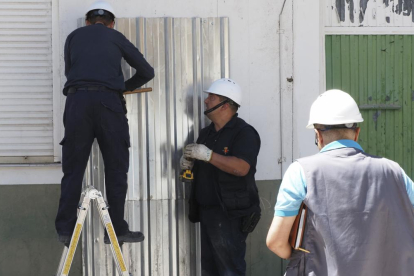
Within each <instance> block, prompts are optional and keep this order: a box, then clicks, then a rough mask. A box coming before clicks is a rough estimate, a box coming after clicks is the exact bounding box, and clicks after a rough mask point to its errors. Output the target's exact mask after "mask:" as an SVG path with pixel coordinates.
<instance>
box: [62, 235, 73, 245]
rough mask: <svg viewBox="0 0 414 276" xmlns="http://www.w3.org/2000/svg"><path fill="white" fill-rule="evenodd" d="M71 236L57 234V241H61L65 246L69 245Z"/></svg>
mask: <svg viewBox="0 0 414 276" xmlns="http://www.w3.org/2000/svg"><path fill="white" fill-rule="evenodd" d="M71 238H72V236H66V235H59V241H60V242H61V243H63V244H64V245H65V246H66V247H69V245H70V239H71Z"/></svg>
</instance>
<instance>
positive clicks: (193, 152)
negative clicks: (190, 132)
mask: <svg viewBox="0 0 414 276" xmlns="http://www.w3.org/2000/svg"><path fill="white" fill-rule="evenodd" d="M212 155H213V151H212V150H211V149H209V148H208V147H206V146H205V145H202V144H195V143H194V144H189V145H187V146H186V147H185V149H184V157H186V158H193V159H198V160H202V161H205V162H210V160H211V156H212Z"/></svg>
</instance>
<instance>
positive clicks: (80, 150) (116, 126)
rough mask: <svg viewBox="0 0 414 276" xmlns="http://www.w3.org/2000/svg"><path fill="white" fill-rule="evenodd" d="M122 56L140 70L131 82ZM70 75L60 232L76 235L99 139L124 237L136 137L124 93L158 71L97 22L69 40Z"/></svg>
mask: <svg viewBox="0 0 414 276" xmlns="http://www.w3.org/2000/svg"><path fill="white" fill-rule="evenodd" d="M122 58H124V59H125V60H126V61H127V62H128V64H129V65H131V66H132V67H133V68H135V69H136V74H135V75H134V76H133V77H132V78H131V79H129V80H127V81H126V82H124V78H123V74H122V70H121V59H122ZM65 75H66V77H67V82H66V84H65V88H64V90H63V93H64V94H65V95H67V99H66V105H65V112H64V116H63V124H64V126H65V136H64V138H63V140H62V142H61V145H62V169H63V173H64V176H63V178H62V183H61V197H60V202H59V210H58V214H57V217H56V230H57V232H58V234H59V235H63V236H68V235H71V234H72V231H73V229H74V226H75V224H76V219H77V206H78V203H79V200H80V195H81V189H82V179H83V176H84V173H85V168H86V165H87V162H88V157H89V154H90V151H91V147H92V143H93V141H94V139H95V138H96V139H97V141H98V143H99V148H100V150H101V152H102V157H103V159H104V166H105V186H106V194H107V199H108V204H109V206H110V207H111V208H110V209H109V213H110V216H111V219H112V222H113V225H114V228H115V232H116V233H117V235H118V236H119V235H123V234H125V233H126V232H127V231H128V224H127V222H126V221H125V220H124V205H125V197H126V192H127V172H128V168H129V149H128V148H129V146H130V139H129V128H128V122H127V118H126V116H125V113H124V111H123V106H122V102H121V98H120V94H119V93H122V91H124V90H133V89H135V88H137V87H140V86H142V85H143V84H145V83H147V82H148V81H150V80H151V79H152V78H153V77H154V69H153V68H152V67H151V66H150V65H149V64H148V62H147V61H146V60H145V59H144V57H143V56H142V54H141V53H140V52H139V51H138V49H137V48H135V47H134V45H133V44H132V43H131V42H129V41H128V39H126V37H125V36H124V35H122V34H121V33H120V32H118V31H116V30H113V29H110V28H108V27H106V26H104V25H102V24H95V25H90V26H86V27H82V28H79V29H77V30H75V31H74V32H72V33H71V34H70V35H69V36H68V38H67V39H66V44H65Z"/></svg>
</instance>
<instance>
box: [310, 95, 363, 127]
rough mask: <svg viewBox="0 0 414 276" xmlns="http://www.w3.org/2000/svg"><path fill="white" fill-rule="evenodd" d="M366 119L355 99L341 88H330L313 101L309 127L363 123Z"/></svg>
mask: <svg viewBox="0 0 414 276" xmlns="http://www.w3.org/2000/svg"><path fill="white" fill-rule="evenodd" d="M363 121H364V119H363V118H362V116H361V113H360V112H359V108H358V105H357V103H356V102H355V100H354V99H353V98H352V97H351V96H350V95H349V94H348V93H345V92H343V91H341V90H337V89H334V90H328V91H326V92H324V93H322V94H321V95H319V96H318V98H317V99H316V100H315V101H314V102H313V104H312V107H311V109H310V114H309V122H308V125H307V126H306V127H307V128H314V127H313V125H314V124H321V125H342V124H353V123H361V122H363Z"/></svg>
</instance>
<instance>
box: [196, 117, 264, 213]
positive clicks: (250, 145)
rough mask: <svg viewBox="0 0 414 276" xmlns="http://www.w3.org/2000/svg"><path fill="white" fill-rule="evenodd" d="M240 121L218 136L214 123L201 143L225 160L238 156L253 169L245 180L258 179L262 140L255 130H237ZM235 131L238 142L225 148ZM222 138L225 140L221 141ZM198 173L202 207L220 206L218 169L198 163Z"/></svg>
mask: <svg viewBox="0 0 414 276" xmlns="http://www.w3.org/2000/svg"><path fill="white" fill-rule="evenodd" d="M237 120H238V117H237V114H236V115H235V116H234V117H233V118H232V119H231V120H230V121H229V122H228V123H227V124H226V125H225V126H224V127H223V128H222V129H220V130H219V131H218V132H216V130H215V128H214V124H213V123H211V124H210V125H209V126H208V127H207V128H206V129H204V131H202V132H201V133H200V134H202V133H205V134H204V135H200V137H199V138H198V140H197V143H201V144H204V145H206V146H207V147H208V148H209V149H212V150H213V151H214V152H215V153H218V154H221V155H225V156H235V157H237V158H240V159H242V160H244V161H246V162H247V163H248V164H249V165H250V170H249V172H248V174H247V175H246V176H244V177H247V178H254V174H255V173H256V164H257V156H258V154H259V150H260V137H259V135H258V134H257V132H256V131H255V130H254V129H253V128H252V127H251V126H248V127H244V128H243V129H242V130H239V129H237V128H234V126H235V124H236V122H237ZM235 131H239V133H238V134H237V136H236V137H235V138H234V140H233V142H232V144H231V145H226V144H224V143H225V142H224V141H226V140H228V139H223V138H224V137H227V136H230V137H232V136H233V135H234V134H235ZM220 138H221V139H220ZM196 166H197V171H196V175H195V183H194V184H195V186H194V187H195V196H196V201H197V203H198V204H200V205H207V206H211V205H218V204H219V203H220V201H219V198H218V192H217V191H216V189H217V188H218V175H217V173H216V170H218V168H216V167H215V166H213V165H211V164H210V163H207V162H204V161H199V160H196Z"/></svg>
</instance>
